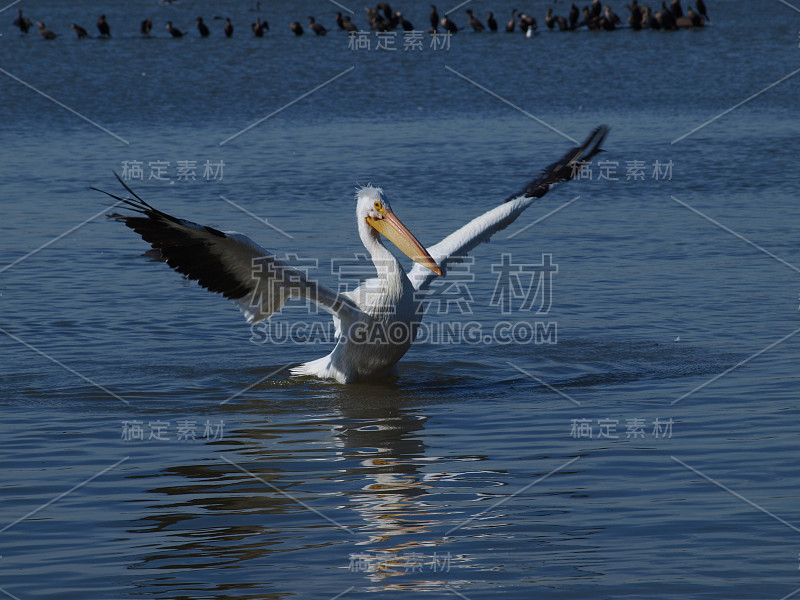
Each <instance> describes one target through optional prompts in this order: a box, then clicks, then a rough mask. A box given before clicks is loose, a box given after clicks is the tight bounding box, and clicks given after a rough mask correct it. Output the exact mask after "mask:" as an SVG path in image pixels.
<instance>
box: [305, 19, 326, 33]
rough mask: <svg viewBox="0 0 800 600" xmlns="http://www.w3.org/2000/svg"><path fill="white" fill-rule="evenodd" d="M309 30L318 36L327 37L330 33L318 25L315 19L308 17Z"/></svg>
mask: <svg viewBox="0 0 800 600" xmlns="http://www.w3.org/2000/svg"><path fill="white" fill-rule="evenodd" d="M308 28H309V29H310V30H311V31H313V32H314V33H316V34H317V35H325V34H326V33H328V30H327V29H325V27H323V26H322V25H321V24H319V23H317V22H316V21H315V20H314V17H308Z"/></svg>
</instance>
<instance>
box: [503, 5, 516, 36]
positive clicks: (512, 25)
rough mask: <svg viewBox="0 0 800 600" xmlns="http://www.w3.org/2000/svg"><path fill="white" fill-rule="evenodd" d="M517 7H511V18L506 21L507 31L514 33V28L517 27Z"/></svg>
mask: <svg viewBox="0 0 800 600" xmlns="http://www.w3.org/2000/svg"><path fill="white" fill-rule="evenodd" d="M516 14H517V9H516V8H512V9H511V19H510V20H509V21H508V23H506V33H514V30H515V29H516V28H517V17H516Z"/></svg>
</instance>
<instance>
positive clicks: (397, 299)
mask: <svg viewBox="0 0 800 600" xmlns="http://www.w3.org/2000/svg"><path fill="white" fill-rule="evenodd" d="M607 133H608V128H607V127H605V126H602V127H598V128H597V129H595V130H594V131H593V132H592V133H591V135H590V136H589V137H588V138H587V139H586V141H585V142H584V143H583V144H582V145H580V146H578V147H576V148H573V149H571V150H570V151H569V152H567V153H566V154H565V155H564V156H563V157H562V158H561V159H559V160H558V161H556V162H554V163H553V164H551V165H550V166H549V167H548V168H547V169H545V171H544V172H543V173H542V175H541V176H540V177H537V178H536V179H534V180H533V181H531V182H530V183H529V184H528V185H527V186H526V187H525V188H524V189H523V190H522V191H520V192H519V193H517V194H514V195H513V196H511V197H509V198H508V199H507V200H506V201H505V202H504V203H503V204H500V205H499V206H497V207H495V208H493V209H492V210H490V211H488V212H486V213H484V214H482V215H481V216H479V217H477V218H475V219H473V220H472V221H470V222H469V223H467V224H466V225H464V226H463V227H461V228H460V229H458V230H457V231H455V232H454V233H452V234H450V235H449V236H447V237H446V238H444V239H443V240H442V241H441V242H439V243H438V244H436V245H434V246H432V247H431V248H430V249H429V250H425V248H424V247H423V246H422V244H421V243H420V242H419V241H418V240H417V238H415V237H414V235H413V234H412V233H411V232H410V231H409V230H408V229H407V228H406V227H405V226H404V225H403V224H402V223H401V222H400V220H399V219H398V218H397V217H396V216H395V214H394V212H393V211H392V207H391V205H390V203H389V200H388V199H387V198H386V195H385V194H384V193H383V190H382V189H381V188H378V187H372V186H365V187H361V188H358V189H357V190H356V220H357V224H358V233H359V235H360V237H361V241H362V242H363V244H364V246H365V248H366V249H367V250H368V251H369V253H370V255H371V256H372V261H373V263H374V265H375V269H376V270H377V275H378V277H377V278H376V279H369V280H367V281H365V282H363V283H362V284H361V285H360V286H359V287H358V288H357V289H355V290H353V291H351V292H343V293H339V292H337V291H335V290H333V289H331V288H329V287H327V286H325V285H323V284H321V283H318V282H316V281H313V280H311V279H308V278H307V277H306V275H305V274H304V273H303V272H302V271H301V270H298V269H296V268H294V267H292V266H291V265H289V264H287V263H286V262H284V261H281V260H280V259H278V258H276V257H275V255H273V254H272V253H271V252H269V251H268V250H265V249H264V248H262V247H260V246H259V245H258V244H256V243H255V242H254V241H252V240H251V239H250V238H248V237H247V236H245V235H242V234H241V233H236V232H222V231H218V230H216V229H214V228H212V227H204V226H202V225H198V224H196V223H192V222H191V221H186V220H184V219H179V218H176V217H173V216H171V215H168V214H167V213H164V212H161V211H160V210H158V209H156V208H154V207H152V206H151V205H150V204H148V203H147V202H145V201H144V200H142V199H141V198H140V197H139V196H137V195H136V194H135V193H134V192H133V190H131V189H130V188H129V187H128V186H127V185H126V184H125V182H124V181H122V179H120V178H119V176H117V179H119V181H120V183H122V185H123V186H124V187H125V189H126V190H127V191H128V192H129V193H130V194H131V195H132V196H133V197H132V198H131V197H128V198H121V197H119V196H116V195H114V194H110V193H108V192H103V193H105V194H108V195H109V196H111V197H112V198H115V199H117V200H119V201H121V202H124V203H125V204H127V205H128V208H129V209H131V210H133V211H134V212H135V213H137V214H134V215H120V214H113V215H109V216H110V217H111V218H115V219H117V220H119V221H122V222H124V223H125V225H127V226H128V227H130V228H131V229H133V230H134V231H135V232H136V233H138V234H139V235H141V236H142V238H143V239H144V240H145V241H147V242H149V243H150V244H151V246H152V247H153V249H155V250H156V251H158V252H159V253H160V257H161V259H162V260H163V261H164V262H166V263H167V264H168V265H169V266H170V267H172V268H173V269H175V270H176V271H178V272H179V273H182V274H183V275H185V276H186V277H187V278H189V279H194V280H197V282H198V283H199V284H200V285H201V286H203V287H205V288H206V289H208V290H210V291H212V292H216V293H220V294H222V295H223V296H225V297H226V298H231V299H232V300H234V301H235V302H236V303H237V304H238V306H239V308H240V309H241V310H242V312H243V313H244V316H245V318H246V319H247V321H248V322H249V323H251V324H252V323H257V322H258V321H261V320H263V319H268V318H269V317H270V316H272V314H273V313H275V312H277V311H278V310H280V309H281V307H282V306H283V305H284V303H285V302H286V300H287V299H288V298H306V299H308V300H310V301H312V302H315V303H316V304H318V305H319V306H320V307H321V308H322V309H324V310H326V311H327V312H329V313H331V314H332V315H333V318H334V321H335V322H336V325H337V334H338V338H337V342H336V346H335V347H334V349H333V351H332V352H331V353H330V354H328V355H327V356H324V357H323V358H320V359H317V360H312V361H311V362H307V363H304V364H302V365H300V366H298V367H295V368H294V369H292V374H293V375H313V376H316V377H321V378H326V379H335V380H337V381H339V382H341V383H351V382H355V381H364V380H369V379H376V378H382V377H386V376H390V375H396V374H397V366H396V365H397V362H398V361H399V360H400V358H402V356H403V355H404V354H405V353H406V351H407V350H408V349H409V347H410V346H411V344H412V343H413V341H414V337H415V335H416V332H417V328H418V326H419V323H420V321H421V319H422V311H421V310H420V304H421V303H420V299H419V297H418V294H415V292H417V291H419V290H425V289H427V288H428V286H429V285H430V282H431V281H432V280H433V278H434V277H436V276H437V275H442V276H445V277H446V276H447V268H448V266H449V265H451V264H453V263H456V262H458V261H460V260H462V259H463V257H464V256H465V255H466V253H467V252H469V251H470V250H472V249H473V248H474V247H475V246H477V245H478V244H480V243H481V242H485V241H488V240H489V238H490V237H491V236H492V234H494V233H495V232H497V231H499V230H501V229H504V228H505V227H507V226H508V225H509V224H511V223H512V222H513V221H514V220H515V219H516V218H517V217H518V216H519V215H520V214H521V213H522V211H524V210H525V209H526V208H528V207H529V206H530V205H531V204H533V202H535V201H536V199H537V198H541V197H542V196H544V194H546V193H547V190H548V189H549V188H550V186H551V185H553V184H555V183H558V182H560V181H566V180H568V179H572V178H573V177H574V176H575V174H576V172H577V170H578V167H579V165H580V163H582V162H583V161H588V160H590V159H591V158H592V157H593V156H594V155H595V154H597V153H598V152H600V151H601V150H600V146H601V144H602V142H603V140H604V139H605V137H606V134H607ZM92 189H97V188H92ZM97 191H101V192H102V191H103V190H97ZM381 234H382V235H383V236H385V237H386V238H388V239H389V240H390V241H392V242H393V243H394V244H395V245H396V246H397V247H398V248H399V249H400V250H401V251H402V252H403V253H404V254H406V255H407V256H409V257H410V258H411V259H413V260H414V261H416V262H417V263H418V264H416V265H414V266H413V268H412V269H411V271H410V272H409V273H408V274H406V271H405V270H404V269H403V267H402V266H401V265H400V263H399V262H398V261H397V259H396V258H395V257H394V255H393V254H392V253H391V252H389V250H387V249H386V247H385V246H384V245H383V243H382V241H381Z"/></svg>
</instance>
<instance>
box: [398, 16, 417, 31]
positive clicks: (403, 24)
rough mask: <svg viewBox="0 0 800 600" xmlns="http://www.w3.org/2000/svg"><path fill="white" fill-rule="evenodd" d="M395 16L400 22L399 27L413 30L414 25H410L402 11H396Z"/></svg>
mask: <svg viewBox="0 0 800 600" xmlns="http://www.w3.org/2000/svg"><path fill="white" fill-rule="evenodd" d="M395 16H396V17H397V21H398V23H399V24H400V27H402V28H403V31H414V25H412V24H411V21H409V20H408V19H406V18H405V17H404V16H403V13H401V12H399V11H398V12H397V13H395Z"/></svg>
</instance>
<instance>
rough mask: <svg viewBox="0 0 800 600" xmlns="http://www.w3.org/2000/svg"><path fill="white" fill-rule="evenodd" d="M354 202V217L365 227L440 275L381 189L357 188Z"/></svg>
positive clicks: (439, 271) (428, 255) (432, 261)
mask: <svg viewBox="0 0 800 600" xmlns="http://www.w3.org/2000/svg"><path fill="white" fill-rule="evenodd" d="M356 202H357V205H356V215H357V216H358V219H359V221H361V220H362V219H363V220H364V221H366V223H367V225H369V226H370V227H371V228H372V229H374V230H375V231H377V232H378V233H381V234H383V235H384V236H385V237H386V238H387V239H388V240H389V241H390V242H392V243H393V244H394V245H395V246H397V247H398V248H399V249H400V251H401V252H402V253H403V254H405V255H406V256H408V257H409V258H410V259H411V260H413V261H415V262H418V263H419V264H421V265H422V266H424V267H427V268H429V269H430V270H431V271H433V272H434V273H436V274H437V275H441V274H442V270H441V269H440V268H439V265H437V264H436V261H435V260H433V258H432V257H431V255H430V254H429V253H428V251H427V250H426V249H425V247H424V246H423V245H422V244H421V243H420V241H419V240H418V239H417V238H416V237H414V234H413V233H411V232H410V231H409V230H408V228H406V226H405V225H403V223H402V222H401V221H400V219H398V218H397V217H396V216H395V214H394V212H393V211H392V207H391V205H390V204H389V200H388V199H387V198H386V196H385V195H384V194H383V190H382V189H381V188H378V187H372V186H370V185H367V186H364V187H361V188H358V190H356Z"/></svg>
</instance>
